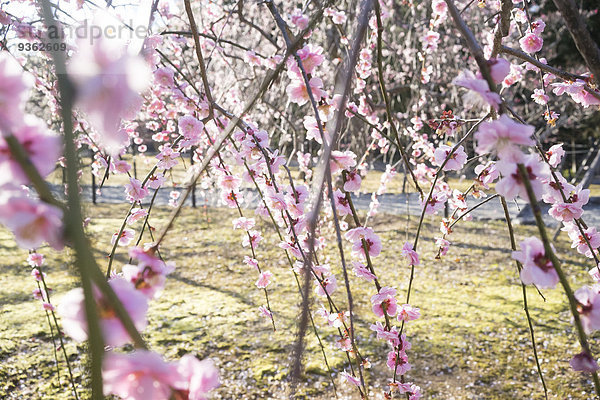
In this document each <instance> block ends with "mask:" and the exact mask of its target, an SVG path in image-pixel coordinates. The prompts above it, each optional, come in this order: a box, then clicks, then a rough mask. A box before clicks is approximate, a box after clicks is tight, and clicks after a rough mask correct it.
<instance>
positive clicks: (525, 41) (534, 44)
mask: <svg viewBox="0 0 600 400" xmlns="http://www.w3.org/2000/svg"><path fill="white" fill-rule="evenodd" d="M519 44H520V45H521V49H522V50H523V51H524V52H526V53H529V54H533V53H537V52H538V51H540V50H541V49H542V46H543V45H544V40H543V39H542V38H541V37H540V36H538V35H537V34H536V33H534V32H529V33H527V34H525V36H523V37H522V38H521V40H519Z"/></svg>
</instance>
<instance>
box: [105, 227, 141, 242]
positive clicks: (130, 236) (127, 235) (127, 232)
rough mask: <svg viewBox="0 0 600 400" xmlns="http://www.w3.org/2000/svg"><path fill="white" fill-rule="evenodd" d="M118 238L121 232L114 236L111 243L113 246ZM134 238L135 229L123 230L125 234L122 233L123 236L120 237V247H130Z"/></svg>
mask: <svg viewBox="0 0 600 400" xmlns="http://www.w3.org/2000/svg"><path fill="white" fill-rule="evenodd" d="M117 236H119V232H117V233H115V234H113V235H112V239H111V241H110V242H111V243H112V244H115V242H116V241H117ZM134 236H135V231H134V230H133V229H128V228H125V229H123V232H121V235H120V236H119V246H129V244H130V243H131V241H132V240H133V238H134Z"/></svg>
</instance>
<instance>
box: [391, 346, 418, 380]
mask: <svg viewBox="0 0 600 400" xmlns="http://www.w3.org/2000/svg"><path fill="white" fill-rule="evenodd" d="M386 364H387V366H388V368H389V369H391V370H392V371H393V370H394V369H395V370H396V375H404V374H405V373H407V372H408V371H409V370H410V369H411V368H412V366H411V365H410V363H409V362H408V357H407V356H406V353H404V352H400V356H398V353H397V352H396V351H394V350H392V351H390V352H389V353H388V357H387V363H386Z"/></svg>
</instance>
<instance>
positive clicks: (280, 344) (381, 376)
mask: <svg viewBox="0 0 600 400" xmlns="http://www.w3.org/2000/svg"><path fill="white" fill-rule="evenodd" d="M87 211H88V212H89V214H90V215H91V216H92V221H91V223H90V225H89V227H88V228H87V230H88V233H89V235H90V237H91V239H92V241H93V244H94V248H95V251H96V255H97V259H98V261H99V262H100V265H102V266H103V267H104V268H105V267H106V255H107V254H108V253H109V251H110V236H111V235H112V233H113V232H115V231H116V230H117V229H118V227H119V225H120V221H121V218H123V217H124V215H125V213H126V211H127V205H117V206H115V205H113V206H108V205H101V206H97V207H91V206H89V209H88V210H87ZM168 212H169V210H168V209H161V210H156V212H153V214H152V216H151V218H150V222H151V225H152V226H154V227H157V228H158V227H160V226H161V225H162V224H163V222H164V221H165V219H166V216H167V215H168ZM233 217H234V214H233V212H231V211H229V210H225V209H218V210H200V209H197V210H194V209H189V208H188V209H184V211H183V213H182V215H181V216H180V220H179V222H178V224H177V225H176V227H175V228H174V230H173V231H172V232H171V234H170V235H169V236H168V238H167V240H166V242H165V243H164V245H163V247H162V254H163V256H164V257H165V258H166V259H167V260H171V261H174V262H175V263H176V265H177V269H176V271H175V272H174V273H173V274H172V275H171V276H170V277H169V279H168V281H167V286H166V289H165V291H164V292H163V295H162V297H160V298H159V299H157V300H154V301H153V302H152V304H151V307H150V311H149V314H148V315H149V326H148V328H147V329H146V331H145V332H144V337H145V339H146V340H147V341H148V343H149V345H150V347H151V348H152V349H155V350H157V351H159V352H161V353H163V354H164V355H165V357H166V358H167V359H169V360H175V359H178V358H179V357H181V356H182V355H183V354H185V353H188V352H192V353H194V354H196V355H198V357H200V358H204V357H211V358H213V359H214V360H215V362H216V364H217V365H218V367H219V369H220V370H221V374H222V381H223V384H222V386H221V388H220V389H219V390H218V391H217V392H216V394H215V398H224V399H232V398H236V399H259V398H260V399H262V398H281V399H283V398H287V397H288V396H287V395H286V393H287V391H288V389H289V383H288V381H287V376H288V366H289V364H290V360H291V352H292V344H293V341H294V337H295V333H296V318H297V316H298V312H299V308H298V305H299V303H300V296H299V294H298V290H297V287H296V283H295V281H294V279H293V275H292V274H291V272H290V270H289V266H288V265H287V261H286V259H285V256H284V253H283V252H282V251H281V250H280V249H279V248H277V247H276V246H275V245H276V244H277V243H278V239H277V238H276V235H275V233H274V231H273V229H272V228H270V227H269V226H268V225H266V224H263V225H262V226H260V228H261V230H262V232H263V234H264V235H265V239H264V240H263V242H262V243H261V244H260V245H259V248H258V251H257V255H258V259H259V261H260V263H261V265H262V267H263V268H265V269H269V270H270V271H272V272H273V273H274V275H275V277H274V283H273V284H272V285H271V286H270V287H269V295H270V300H271V304H272V308H273V310H274V313H275V322H276V326H277V331H276V332H273V330H272V327H271V326H270V323H268V322H267V321H265V320H263V319H262V318H261V317H259V315H258V313H257V310H256V309H257V307H258V306H260V305H263V304H264V295H263V293H262V292H261V291H259V290H257V288H256V287H255V286H254V282H255V281H256V278H257V276H256V273H255V271H253V270H250V269H249V268H248V267H247V266H246V265H244V264H243V262H242V260H243V256H244V255H247V254H248V251H247V250H246V249H244V248H242V246H241V244H240V242H241V234H240V233H239V232H238V231H232V229H231V222H230V221H231V219H232V218H233ZM138 224H141V223H140V222H138ZM438 224H439V221H438V220H437V219H433V218H432V219H429V218H428V219H426V223H425V227H424V236H423V237H422V239H421V242H420V245H419V249H420V254H421V257H422V265H421V266H419V267H418V268H417V269H416V273H415V281H414V286H413V288H414V291H413V295H412V297H411V304H413V305H415V306H417V307H420V308H421V312H422V314H423V318H422V319H420V320H417V321H414V322H411V323H409V324H408V325H407V326H406V334H407V335H408V339H409V340H410V341H411V342H412V350H410V351H409V357H410V361H411V363H412V364H413V369H412V370H411V371H409V373H408V376H407V378H408V379H409V380H411V381H414V382H415V383H416V384H418V385H420V386H421V387H422V388H423V389H424V392H425V394H426V397H427V398H432V399H451V398H456V399H468V398H472V399H484V398H485V399H513V398H523V399H541V398H542V390H541V384H540V383H539V379H538V377H537V373H536V371H535V364H534V360H533V355H532V351H531V343H530V337H529V332H528V329H527V325H526V319H525V314H524V312H523V306H522V297H521V287H520V285H519V280H518V277H517V274H516V271H515V266H514V264H513V263H512V262H511V260H510V253H509V251H508V250H507V248H508V246H509V241H508V232H507V230H506V228H505V227H504V226H503V225H502V223H500V222H461V224H460V225H458V226H457V227H456V228H455V232H454V233H453V235H452V236H451V237H450V240H451V241H453V242H454V245H453V246H452V247H451V249H450V252H449V253H448V255H447V256H446V257H444V258H442V259H441V260H436V259H435V258H434V256H435V254H436V252H435V250H436V249H435V244H434V239H433V238H434V236H437V235H438V231H437V228H438ZM139 226H141V225H138V226H137V227H138V229H139ZM373 227H374V228H375V230H376V231H377V232H378V233H379V234H380V235H381V238H382V240H383V243H384V248H383V251H382V254H381V256H380V257H378V258H376V259H374V266H375V270H376V272H377V274H378V275H379V277H380V279H381V281H382V284H384V285H388V286H394V287H396V288H397V289H398V290H399V297H400V298H402V297H404V296H405V293H406V288H407V283H408V277H409V269H408V268H407V267H406V265H405V262H404V260H403V259H401V257H399V253H400V249H401V247H402V245H403V243H404V241H405V240H406V232H407V230H408V232H409V234H410V238H411V240H412V235H414V230H415V218H414V217H413V218H412V219H411V221H410V222H408V224H407V221H406V217H403V216H389V215H380V216H378V217H376V218H375V219H374V220H373ZM326 233H327V234H328V235H331V234H332V232H326ZM535 233H536V232H535V229H534V228H533V227H518V230H517V235H518V239H522V238H523V237H525V236H529V235H534V234H535ZM330 237H331V236H330ZM144 239H145V240H144V241H150V240H149V238H147V237H145V238H144ZM0 243H1V245H0V260H1V261H0V282H1V283H2V284H1V285H0V313H1V314H0V316H1V321H2V323H0V360H1V364H0V398H7V399H38V398H40V399H63V398H71V397H70V395H69V389H68V386H67V382H66V379H65V376H66V369H65V367H64V362H62V361H61V366H60V367H61V371H60V373H61V378H60V380H61V383H62V385H58V377H57V375H56V369H55V368H56V367H55V363H54V356H53V350H52V342H51V340H50V335H49V328H48V325H47V322H46V321H45V315H44V312H43V311H42V309H41V305H40V304H39V302H38V301H36V300H33V298H32V296H31V291H32V290H33V288H34V287H35V282H34V281H33V279H32V278H31V277H30V268H29V267H28V266H27V264H26V262H25V258H26V256H27V252H26V251H24V250H21V249H19V248H17V247H16V245H15V244H14V242H13V240H12V237H11V234H10V233H9V232H7V231H6V230H3V229H0ZM345 246H346V250H347V251H348V253H346V255H347V256H349V246H348V243H345ZM557 250H558V253H559V256H560V257H561V258H562V259H563V260H564V261H565V269H566V271H568V274H569V277H570V279H571V281H572V283H573V286H574V287H575V288H576V287H578V286H579V285H581V284H584V283H589V278H588V277H587V269H588V268H589V265H586V264H584V262H585V260H583V259H582V258H581V257H577V256H576V255H575V254H574V253H573V252H571V251H570V249H569V245H568V243H567V242H566V241H565V236H563V237H561V239H560V240H559V243H558V244H557ZM40 251H41V252H43V253H45V254H46V255H47V269H46V272H47V274H48V276H47V282H48V284H49V286H51V287H52V288H53V290H54V291H53V299H54V303H55V304H58V302H59V301H60V298H61V297H62V295H63V294H64V293H65V292H66V291H68V290H69V289H71V288H73V287H75V286H76V285H77V276H76V274H75V268H74V267H73V265H72V259H73V254H72V252H70V251H69V250H66V251H64V252H62V253H57V252H54V251H50V250H49V249H41V250H40ZM327 258H329V262H330V263H331V265H332V267H333V269H334V271H335V273H336V276H337V278H338V281H339V283H340V287H343V278H342V274H341V267H340V265H339V255H337V253H336V248H335V243H331V244H330V245H329V246H328V247H327V249H326V250H325V251H324V253H323V254H322V255H321V259H323V260H325V259H327ZM125 262H127V258H126V254H125V250H124V249H123V248H119V249H118V254H117V259H116V262H115V265H116V266H117V269H118V267H119V266H120V265H122V264H123V263H125ZM350 279H351V285H352V290H353V296H354V301H355V312H356V319H355V325H356V336H357V340H358V343H359V347H360V349H361V352H362V353H363V355H366V356H368V357H369V359H370V360H371V361H372V362H373V367H372V368H371V369H370V370H369V372H368V374H367V379H368V381H369V382H370V383H371V387H372V388H374V391H375V392H376V393H380V392H381V390H378V389H377V388H378V387H379V388H380V387H381V386H383V385H385V384H386V382H387V380H388V379H389V377H390V374H389V373H388V370H387V369H386V367H385V366H384V365H382V360H384V357H385V355H386V352H387V349H386V347H385V345H383V344H382V343H380V342H377V341H376V340H375V339H374V335H373V334H372V332H371V331H370V330H369V329H368V327H369V325H370V324H371V323H372V322H373V321H374V320H375V318H374V316H373V315H372V313H371V311H370V303H369V298H370V296H371V295H372V294H373V293H374V291H375V289H374V287H373V285H372V284H369V283H367V282H364V281H359V280H358V278H356V277H354V276H353V275H352V274H351V276H350ZM544 295H545V296H546V298H547V301H546V302H544V301H542V299H541V298H540V296H539V295H538V294H537V293H536V292H535V291H534V290H532V289H531V288H530V289H528V296H529V302H530V311H531V314H532V317H533V319H534V324H535V329H536V338H537V343H538V349H539V353H540V357H541V361H542V365H543V370H544V374H545V377H546V380H547V383H548V387H549V389H550V397H551V398H560V399H564V398H572V399H589V398H592V394H591V392H590V391H591V389H592V386H591V383H590V382H589V380H588V379H587V378H586V376H584V375H580V374H577V373H575V372H573V371H571V370H570V369H569V365H568V361H569V358H570V357H571V356H572V355H574V354H575V353H576V352H578V347H577V345H576V336H575V333H574V330H573V328H572V326H571V324H570V315H569V312H568V310H567V306H566V301H565V300H566V299H565V297H564V295H563V294H562V291H561V290H560V289H555V290H547V291H544ZM334 298H335V300H336V302H337V303H338V304H339V305H344V304H346V296H345V294H344V292H343V291H342V290H341V289H340V290H338V292H336V293H335V296H334ZM313 299H314V296H313ZM316 308H317V304H316V303H315V304H313V310H314V309H316ZM315 320H316V321H317V323H318V325H319V333H320V335H321V337H322V339H323V340H324V342H325V344H326V352H327V356H328V359H329V362H330V364H331V366H332V367H333V369H334V370H335V373H336V375H337V373H339V372H340V371H341V370H343V369H345V368H347V365H346V364H345V362H344V357H343V354H341V353H340V352H339V351H338V350H335V345H334V344H335V340H336V334H335V332H334V331H333V330H332V329H330V328H327V327H324V324H323V322H322V321H321V319H320V317H318V316H315ZM66 340H67V346H66V349H67V352H68V354H69V355H70V358H71V360H72V362H73V365H74V367H75V371H74V372H75V375H76V380H77V382H78V385H80V390H81V392H84V390H83V385H84V384H85V381H86V376H85V373H84V369H83V367H82V361H83V360H82V359H81V356H80V355H81V354H82V353H83V351H84V347H83V346H82V345H78V344H75V343H74V342H72V341H71V340H69V339H66ZM307 340H308V350H307V353H306V357H305V364H306V370H307V372H306V373H305V375H304V376H303V383H302V385H301V386H300V389H299V391H300V392H301V393H303V394H304V398H310V399H331V398H333V395H332V391H331V387H330V383H329V378H328V376H327V373H326V369H325V367H324V364H323V361H322V356H321V355H320V351H319V347H318V345H317V342H316V340H315V337H314V334H312V332H311V331H309V333H308V336H307ZM591 343H592V348H593V349H594V350H595V351H596V353H598V346H597V336H595V337H593V338H592V339H591ZM336 384H337V386H338V389H339V391H340V393H342V396H341V397H342V398H357V397H356V395H355V393H354V392H353V391H351V390H347V389H345V388H344V385H343V384H342V383H340V381H339V378H336ZM84 394H85V393H84ZM84 398H85V396H84ZM373 398H377V397H375V396H374V397H373Z"/></svg>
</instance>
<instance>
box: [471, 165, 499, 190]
mask: <svg viewBox="0 0 600 400" xmlns="http://www.w3.org/2000/svg"><path fill="white" fill-rule="evenodd" d="M475 173H476V174H477V180H478V181H479V183H481V186H483V187H484V188H486V189H489V188H490V187H489V184H490V183H493V182H494V181H495V180H496V179H498V177H499V176H500V173H499V172H498V170H497V169H496V164H495V163H492V164H490V165H488V166H484V165H481V164H480V165H478V166H476V167H475Z"/></svg>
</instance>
